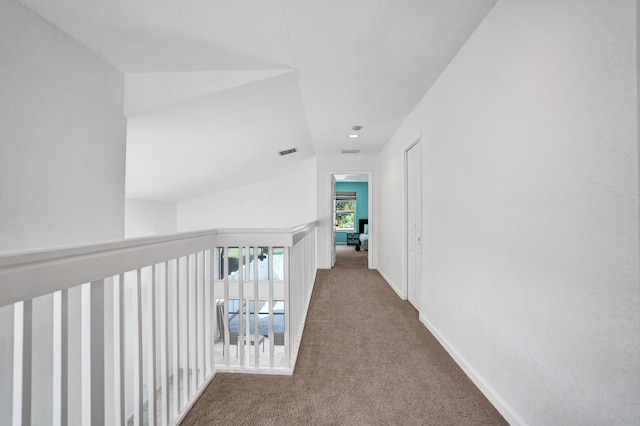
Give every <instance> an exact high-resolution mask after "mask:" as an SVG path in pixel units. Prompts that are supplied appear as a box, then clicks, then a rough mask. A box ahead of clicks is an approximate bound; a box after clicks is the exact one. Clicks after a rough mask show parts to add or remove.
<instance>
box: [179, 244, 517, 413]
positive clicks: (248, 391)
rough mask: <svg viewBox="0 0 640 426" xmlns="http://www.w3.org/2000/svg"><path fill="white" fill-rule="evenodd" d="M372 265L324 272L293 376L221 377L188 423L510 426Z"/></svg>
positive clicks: (343, 250)
mask: <svg viewBox="0 0 640 426" xmlns="http://www.w3.org/2000/svg"><path fill="white" fill-rule="evenodd" d="M366 256H367V252H364V251H360V252H356V251H355V250H354V248H353V246H346V247H340V250H339V252H338V260H337V264H336V267H335V268H334V269H332V270H320V271H318V276H317V280H316V284H315V289H314V293H313V296H312V300H311V306H310V308H309V315H308V318H307V324H306V328H305V332H304V337H303V340H302V345H301V348H300V353H299V355H298V363H297V366H296V370H295V374H294V375H293V376H291V377H283V376H259V375H245V374H219V375H217V376H216V377H215V379H214V380H213V381H212V383H211V384H210V385H209V387H208V388H207V389H206V391H205V392H204V393H203V395H202V396H201V397H200V399H199V401H198V402H197V403H196V405H195V406H194V408H193V409H192V410H191V412H190V413H189V415H188V416H187V417H186V419H185V421H184V422H183V424H184V425H303V424H308V425H502V424H506V422H505V420H504V419H503V418H502V417H501V416H500V414H499V413H498V412H497V411H496V410H495V409H494V408H493V406H492V405H491V404H490V403H489V402H488V401H487V399H486V398H485V397H484V396H483V395H482V394H481V393H480V391H479V390H478V389H477V388H476V387H475V386H474V385H473V383H472V382H471V381H470V380H469V379H468V378H467V376H465V374H464V373H463V372H462V370H460V368H459V367H458V366H457V365H456V364H455V362H454V361H453V360H452V359H451V358H450V357H449V355H448V354H447V353H446V351H445V350H444V349H443V348H442V347H441V346H440V345H439V344H438V342H437V341H436V339H435V338H434V337H433V336H432V335H431V334H430V333H429V332H428V331H427V330H426V328H425V327H424V326H423V325H422V324H420V322H419V320H418V314H417V312H416V311H415V310H414V309H413V308H412V307H411V305H410V304H409V303H408V302H405V301H402V300H400V299H399V298H398V297H397V295H396V294H395V293H394V292H393V290H391V289H390V288H389V286H388V285H387V284H386V283H385V281H384V280H383V279H382V278H381V277H380V275H379V274H378V273H377V272H375V271H371V270H368V269H367V261H366Z"/></svg>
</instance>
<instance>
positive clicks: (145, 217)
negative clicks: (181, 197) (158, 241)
mask: <svg viewBox="0 0 640 426" xmlns="http://www.w3.org/2000/svg"><path fill="white" fill-rule="evenodd" d="M177 230H178V206H177V204H176V203H170V202H163V201H148V200H133V199H129V198H127V199H126V200H125V203H124V237H125V238H136V237H151V236H154V235H167V234H175V233H176V232H177Z"/></svg>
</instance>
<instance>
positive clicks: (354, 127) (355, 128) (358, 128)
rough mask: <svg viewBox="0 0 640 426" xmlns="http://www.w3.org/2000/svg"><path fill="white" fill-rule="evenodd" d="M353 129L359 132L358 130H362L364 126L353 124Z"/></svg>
mask: <svg viewBox="0 0 640 426" xmlns="http://www.w3.org/2000/svg"><path fill="white" fill-rule="evenodd" d="M351 129H353V130H354V131H356V132H357V131H358V130H362V126H353V127H352V128H351Z"/></svg>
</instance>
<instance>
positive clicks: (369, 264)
mask: <svg viewBox="0 0 640 426" xmlns="http://www.w3.org/2000/svg"><path fill="white" fill-rule="evenodd" d="M353 173H358V174H366V175H367V184H368V187H367V197H368V199H367V209H368V213H367V219H368V220H369V235H372V236H373V239H372V241H375V238H376V231H375V213H374V211H373V197H374V193H373V189H374V186H373V170H372V169H371V170H370V169H367V170H329V177H330V178H333V177H334V175H343V174H353ZM330 181H331V185H333V181H332V180H331V179H330ZM331 192H332V191H331V189H330V190H329V197H330V196H331ZM332 203H333V199H332V200H330V202H329V205H330V206H331V204H332ZM332 214H333V209H331V211H330V212H329V219H330V220H331V225H330V226H329V227H328V231H329V234H328V237H329V238H328V240H327V241H329V243H328V244H327V252H328V255H329V257H328V259H329V263H331V244H332V240H331V233H332V232H333V231H332V227H333V218H332V217H331V216H332ZM374 244H375V243H374ZM374 255H377V250H376V247H375V246H374V245H369V255H368V256H367V268H369V269H375V266H374V262H373V258H374ZM331 268H332V266H329V267H327V268H325V267H323V266H320V265H318V269H331Z"/></svg>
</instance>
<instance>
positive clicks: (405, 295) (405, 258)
mask: <svg viewBox="0 0 640 426" xmlns="http://www.w3.org/2000/svg"><path fill="white" fill-rule="evenodd" d="M421 141H422V132H420V133H419V134H418V136H417V137H416V138H415V139H413V141H412V142H411V143H409V144H408V145H407V146H405V147H404V148H403V149H402V162H401V164H402V179H403V182H402V288H401V292H402V296H400V297H401V298H402V300H408V299H409V273H408V269H409V229H408V227H409V218H408V216H409V208H408V204H409V194H408V193H407V192H408V186H409V176H408V172H409V170H408V169H409V168H408V167H407V160H408V158H407V156H408V154H409V150H410V149H411V148H413V147H414V146H416V145H417V144H419V143H420V142H421ZM420 184H421V185H422V182H420Z"/></svg>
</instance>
